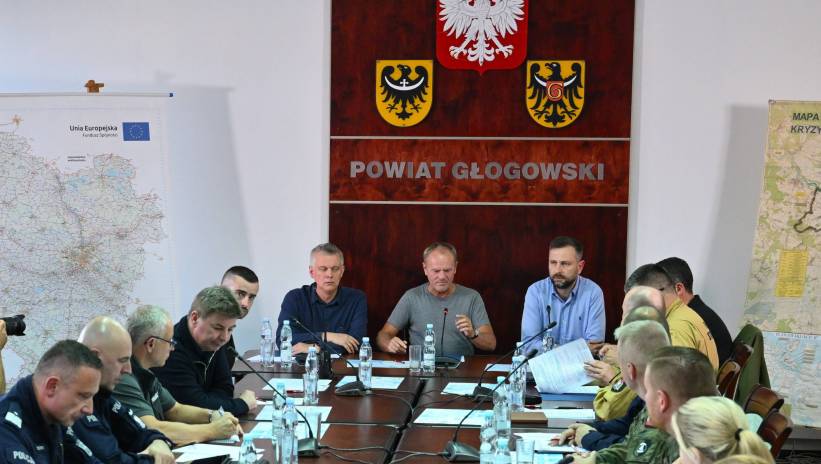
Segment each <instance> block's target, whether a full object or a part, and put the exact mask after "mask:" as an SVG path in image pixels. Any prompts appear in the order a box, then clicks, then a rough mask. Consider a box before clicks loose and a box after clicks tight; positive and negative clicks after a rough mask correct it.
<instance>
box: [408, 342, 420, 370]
mask: <svg viewBox="0 0 821 464" xmlns="http://www.w3.org/2000/svg"><path fill="white" fill-rule="evenodd" d="M408 362H409V364H410V373H411V374H412V375H419V374H421V373H422V345H411V346H409V347H408Z"/></svg>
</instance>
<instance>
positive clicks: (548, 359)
mask: <svg viewBox="0 0 821 464" xmlns="http://www.w3.org/2000/svg"><path fill="white" fill-rule="evenodd" d="M592 360H593V355H591V354H590V348H588V346H587V342H585V341H584V339H581V338H580V339H578V340H574V341H572V342H570V343H567V344H565V345H562V346H560V347H558V348H556V349H553V350H550V351H547V352H545V353H542V354H540V355H539V356H536V357H535V358H533V359H531V360H530V362H529V364H530V366H529V367H530V371H531V372H533V378H534V379H536V386H537V387H538V389H539V391H540V392H545V393H566V392H567V391H568V389H570V388H575V387H579V386H582V385H584V384H587V383H590V382H591V381H592V380H593V378H592V377H589V376H588V375H587V374H586V373H585V372H584V363H585V362H587V361H592Z"/></svg>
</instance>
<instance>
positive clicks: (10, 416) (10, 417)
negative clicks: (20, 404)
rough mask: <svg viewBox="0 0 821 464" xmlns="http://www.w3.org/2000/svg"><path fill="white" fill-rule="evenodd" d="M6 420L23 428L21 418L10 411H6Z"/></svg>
mask: <svg viewBox="0 0 821 464" xmlns="http://www.w3.org/2000/svg"><path fill="white" fill-rule="evenodd" d="M6 422H8V423H10V424H13V425H15V426H16V427H17V428H18V429H21V428H23V419H21V418H20V416H18V415H17V414H15V413H13V412H11V411H9V412H7V413H6Z"/></svg>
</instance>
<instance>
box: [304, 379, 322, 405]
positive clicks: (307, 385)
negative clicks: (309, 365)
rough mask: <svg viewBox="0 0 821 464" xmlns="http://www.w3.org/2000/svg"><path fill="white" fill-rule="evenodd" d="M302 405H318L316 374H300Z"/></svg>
mask: <svg viewBox="0 0 821 464" xmlns="http://www.w3.org/2000/svg"><path fill="white" fill-rule="evenodd" d="M302 389H303V393H304V399H303V401H302V403H303V404H317V403H319V392H318V389H319V376H318V375H316V374H309V373H306V374H302Z"/></svg>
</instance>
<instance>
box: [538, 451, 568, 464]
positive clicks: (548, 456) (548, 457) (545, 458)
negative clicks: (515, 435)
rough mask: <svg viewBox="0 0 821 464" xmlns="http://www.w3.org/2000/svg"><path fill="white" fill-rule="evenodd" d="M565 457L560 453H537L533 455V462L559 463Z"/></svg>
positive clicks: (544, 463)
mask: <svg viewBox="0 0 821 464" xmlns="http://www.w3.org/2000/svg"><path fill="white" fill-rule="evenodd" d="M562 459H564V455H563V454H560V453H536V455H535V456H533V464H559V462H561V460H562Z"/></svg>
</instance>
